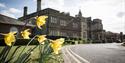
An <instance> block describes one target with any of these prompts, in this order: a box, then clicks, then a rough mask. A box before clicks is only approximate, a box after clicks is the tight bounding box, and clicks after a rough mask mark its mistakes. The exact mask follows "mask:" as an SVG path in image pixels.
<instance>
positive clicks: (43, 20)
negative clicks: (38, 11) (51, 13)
mask: <svg viewBox="0 0 125 63" xmlns="http://www.w3.org/2000/svg"><path fill="white" fill-rule="evenodd" d="M46 18H48V16H39V17H38V18H37V19H36V25H37V27H38V28H40V29H41V26H43V25H44V24H45V23H46Z"/></svg>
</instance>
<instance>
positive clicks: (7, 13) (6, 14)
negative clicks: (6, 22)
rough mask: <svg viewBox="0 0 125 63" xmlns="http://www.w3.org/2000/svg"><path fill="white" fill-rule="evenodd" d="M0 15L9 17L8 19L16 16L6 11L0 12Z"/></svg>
mask: <svg viewBox="0 0 125 63" xmlns="http://www.w3.org/2000/svg"><path fill="white" fill-rule="evenodd" d="M0 14H3V15H5V16H9V17H12V18H16V16H15V15H14V14H12V13H10V12H9V11H7V10H2V11H1V12H0Z"/></svg>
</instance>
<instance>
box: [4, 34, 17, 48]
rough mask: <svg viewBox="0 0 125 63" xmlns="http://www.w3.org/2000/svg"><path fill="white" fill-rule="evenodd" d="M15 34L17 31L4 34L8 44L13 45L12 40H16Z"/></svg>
mask: <svg viewBox="0 0 125 63" xmlns="http://www.w3.org/2000/svg"><path fill="white" fill-rule="evenodd" d="M14 34H16V32H9V33H8V34H3V35H4V41H5V43H6V45H8V46H11V45H12V42H15V41H16V39H15V36H14Z"/></svg>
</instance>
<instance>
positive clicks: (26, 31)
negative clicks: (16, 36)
mask: <svg viewBox="0 0 125 63" xmlns="http://www.w3.org/2000/svg"><path fill="white" fill-rule="evenodd" d="M29 30H30V29H26V30H24V31H22V32H21V35H22V37H23V38H24V39H29V38H30V37H29V35H30V34H31V33H30V32H29Z"/></svg>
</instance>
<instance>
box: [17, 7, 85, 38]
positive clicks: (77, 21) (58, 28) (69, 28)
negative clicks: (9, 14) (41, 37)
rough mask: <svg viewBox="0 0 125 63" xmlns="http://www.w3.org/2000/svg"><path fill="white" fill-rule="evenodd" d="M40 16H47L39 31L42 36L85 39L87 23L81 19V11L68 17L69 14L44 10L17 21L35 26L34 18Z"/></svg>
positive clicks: (48, 9)
mask: <svg viewBox="0 0 125 63" xmlns="http://www.w3.org/2000/svg"><path fill="white" fill-rule="evenodd" d="M24 15H25V14H24ZM42 15H47V16H48V18H47V21H46V24H45V25H44V26H43V30H41V31H40V32H41V33H42V34H46V35H47V36H53V37H54V36H58V37H67V38H68V37H71V38H87V22H86V20H85V18H84V17H82V13H81V11H79V13H78V15H77V16H76V17H73V16H70V14H69V13H64V12H59V11H57V10H54V9H51V8H46V9H43V10H41V11H38V12H35V13H32V14H28V15H26V16H23V17H21V18H19V20H21V21H24V22H26V21H29V23H32V24H35V20H36V19H35V18H36V16H42ZM37 30H38V29H37Z"/></svg>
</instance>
